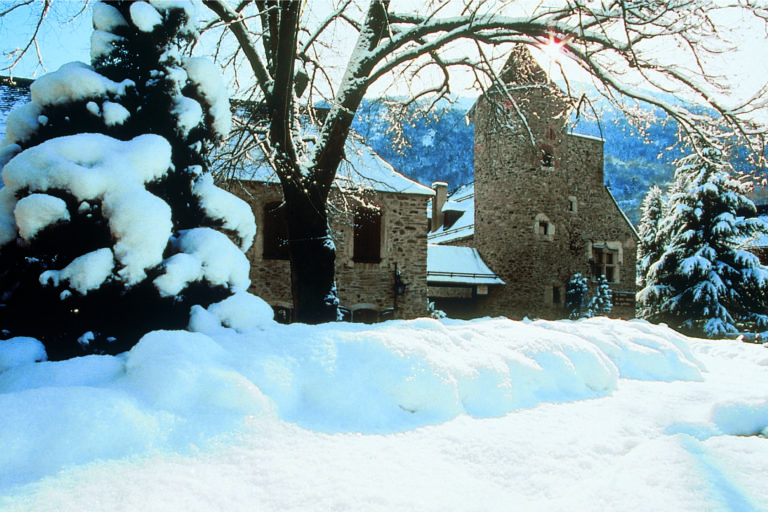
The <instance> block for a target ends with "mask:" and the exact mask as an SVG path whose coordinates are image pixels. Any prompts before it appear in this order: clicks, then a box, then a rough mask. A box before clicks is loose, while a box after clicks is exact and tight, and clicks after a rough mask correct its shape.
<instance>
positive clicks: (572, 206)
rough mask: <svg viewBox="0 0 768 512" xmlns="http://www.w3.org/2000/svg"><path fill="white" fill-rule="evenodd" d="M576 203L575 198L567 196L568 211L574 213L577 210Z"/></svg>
mask: <svg viewBox="0 0 768 512" xmlns="http://www.w3.org/2000/svg"><path fill="white" fill-rule="evenodd" d="M578 204H579V203H578V201H576V196H568V211H569V212H571V213H576V211H577V210H578Z"/></svg>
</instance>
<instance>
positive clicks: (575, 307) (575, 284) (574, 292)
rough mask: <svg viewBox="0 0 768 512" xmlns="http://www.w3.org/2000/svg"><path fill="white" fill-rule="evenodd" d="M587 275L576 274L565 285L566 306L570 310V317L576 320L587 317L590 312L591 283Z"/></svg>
mask: <svg viewBox="0 0 768 512" xmlns="http://www.w3.org/2000/svg"><path fill="white" fill-rule="evenodd" d="M588 280H589V279H588V278H587V277H582V275H581V274H575V275H574V276H573V278H572V279H571V280H570V281H568V284H567V285H566V286H565V308H566V309H567V310H568V312H569V314H568V318H570V319H572V320H576V319H578V318H586V317H587V316H589V314H588V298H587V292H588V291H589V285H588V284H587V281H588Z"/></svg>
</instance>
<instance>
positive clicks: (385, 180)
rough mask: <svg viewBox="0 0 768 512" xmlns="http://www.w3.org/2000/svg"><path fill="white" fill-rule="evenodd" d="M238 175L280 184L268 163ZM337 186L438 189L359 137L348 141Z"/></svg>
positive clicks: (431, 192)
mask: <svg viewBox="0 0 768 512" xmlns="http://www.w3.org/2000/svg"><path fill="white" fill-rule="evenodd" d="M238 178H239V179H240V180H243V181H259V182H263V183H278V179H277V176H276V175H275V172H274V170H273V169H272V168H271V167H270V166H269V165H268V164H267V163H266V162H265V163H264V164H263V165H260V166H257V167H252V168H249V169H247V170H246V171H244V172H242V173H241V174H240V175H239V176H238ZM335 183H336V186H338V187H339V188H344V189H349V188H361V187H362V188H367V189H372V190H375V191H377V192H393V193H398V194H416V195H424V196H433V195H434V194H435V191H434V190H432V189H431V188H429V187H427V186H425V185H422V184H421V183H419V182H417V181H414V180H412V179H410V178H408V177H406V176H404V175H403V174H400V173H399V172H397V171H396V170H395V168H394V167H392V165H391V164H390V163H389V162H387V161H386V160H384V159H383V158H381V157H380V156H379V155H378V154H377V153H376V152H375V151H374V150H373V149H372V148H371V147H370V146H368V145H367V144H364V143H362V142H360V141H358V140H348V141H347V146H346V158H345V159H344V160H343V161H342V162H341V164H340V165H339V168H338V170H337V172H336V182H335Z"/></svg>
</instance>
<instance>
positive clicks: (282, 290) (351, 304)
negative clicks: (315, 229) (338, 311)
mask: <svg viewBox="0 0 768 512" xmlns="http://www.w3.org/2000/svg"><path fill="white" fill-rule="evenodd" d="M230 190H231V191H232V192H233V193H235V194H237V195H238V196H240V197H241V198H243V199H245V200H246V201H248V203H249V204H250V205H251V208H252V209H253V213H254V216H255V217H256V225H257V227H258V226H261V225H263V222H264V206H265V205H266V204H268V203H271V202H275V201H280V200H282V193H281V191H280V187H279V186H278V185H277V184H270V183H262V182H248V181H243V182H238V183H236V184H233V185H232V187H231V189H230ZM428 200H429V197H428V196H426V195H412V194H395V193H385V192H372V193H370V194H369V195H368V196H367V197H366V198H365V202H366V204H372V205H375V206H377V207H380V208H381V211H382V238H381V262H380V263H357V262H354V261H353V259H352V256H353V242H352V241H353V233H354V230H353V219H354V216H353V214H352V213H351V211H352V210H353V208H354V206H355V204H357V201H358V200H357V199H355V198H353V197H349V196H342V194H341V193H339V192H338V191H337V190H334V191H333V192H332V193H331V198H330V204H331V208H330V209H331V211H334V212H336V213H335V215H333V217H332V220H331V230H332V232H333V235H334V243H335V244H336V251H337V253H336V284H337V289H338V295H339V301H340V304H341V306H342V307H345V308H348V309H352V310H354V309H356V308H362V309H368V308H371V307H372V308H373V309H377V310H380V311H383V310H386V309H389V308H395V306H396V312H395V315H394V316H395V318H416V317H420V316H425V315H426V314H427V281H426V276H427V215H426V209H427V201H428ZM345 212H346V213H345ZM263 248H264V240H263V236H262V232H261V230H258V232H257V235H256V238H255V240H254V243H253V246H252V247H251V249H250V250H249V251H248V259H249V260H250V262H251V276H250V277H251V288H250V290H249V291H250V292H251V293H253V294H254V295H258V296H260V297H261V298H263V299H264V300H265V301H267V302H268V303H269V304H270V305H272V306H280V307H285V308H290V307H291V283H290V264H289V262H288V261H287V260H271V259H264V258H263V257H262V254H263ZM396 269H397V271H399V272H400V273H401V277H402V280H403V281H404V282H405V283H406V284H407V287H406V291H405V293H404V294H403V295H401V296H398V297H397V299H396V300H397V304H395V294H394V283H395V272H396Z"/></svg>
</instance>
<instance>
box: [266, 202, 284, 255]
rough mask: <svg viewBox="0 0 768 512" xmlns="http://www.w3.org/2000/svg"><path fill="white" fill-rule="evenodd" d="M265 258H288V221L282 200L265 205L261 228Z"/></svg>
mask: <svg viewBox="0 0 768 512" xmlns="http://www.w3.org/2000/svg"><path fill="white" fill-rule="evenodd" d="M261 232H262V236H263V240H264V249H263V252H262V254H263V258H264V259H265V260H287V259H289V257H290V256H289V252H288V222H287V221H286V219H285V205H284V204H283V203H281V202H274V203H268V204H267V205H265V206H264V223H263V225H262V228H261Z"/></svg>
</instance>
